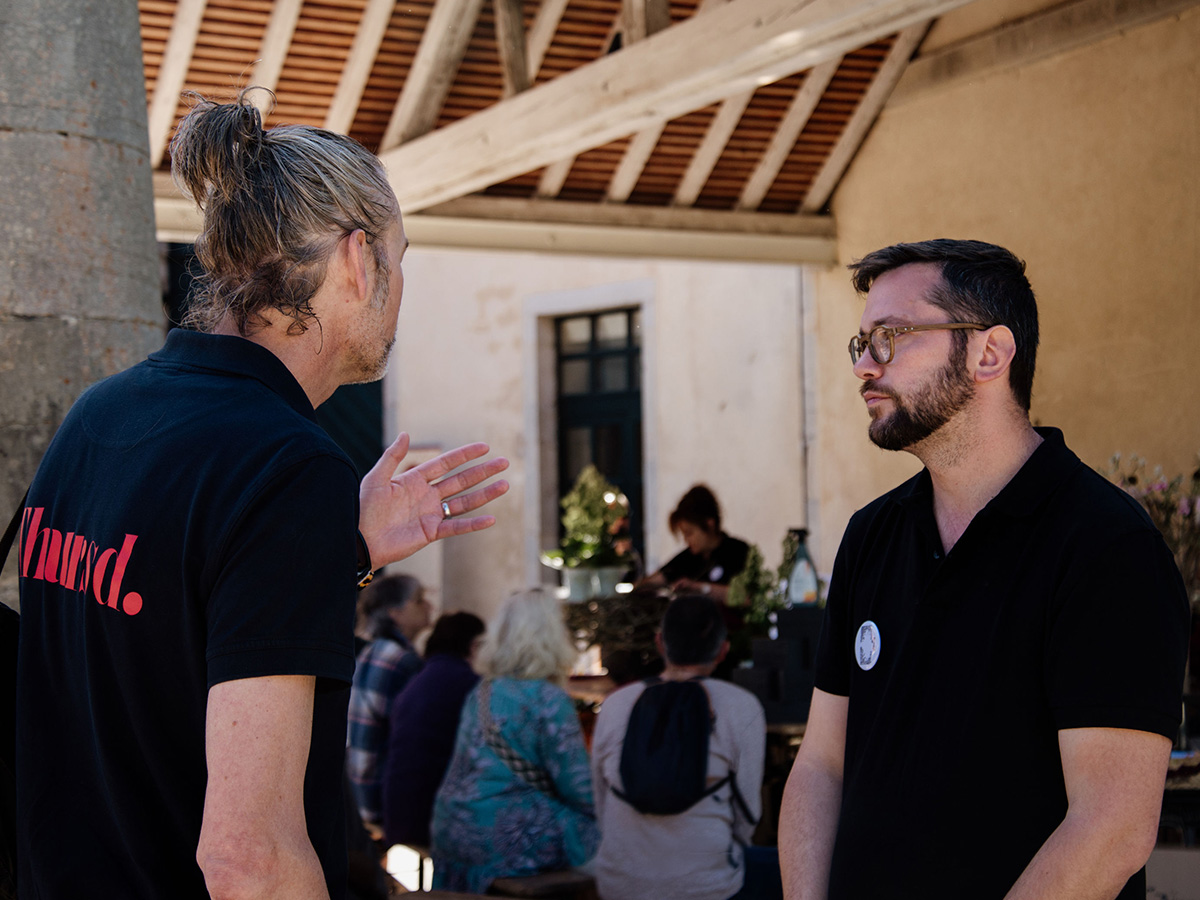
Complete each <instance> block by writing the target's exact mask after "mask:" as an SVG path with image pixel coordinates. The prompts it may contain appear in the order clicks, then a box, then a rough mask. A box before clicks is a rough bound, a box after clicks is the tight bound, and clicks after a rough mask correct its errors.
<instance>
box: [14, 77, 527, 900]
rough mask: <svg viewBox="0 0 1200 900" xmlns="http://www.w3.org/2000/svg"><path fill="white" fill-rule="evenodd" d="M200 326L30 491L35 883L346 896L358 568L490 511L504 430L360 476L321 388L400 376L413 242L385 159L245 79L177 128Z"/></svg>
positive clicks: (172, 893)
mask: <svg viewBox="0 0 1200 900" xmlns="http://www.w3.org/2000/svg"><path fill="white" fill-rule="evenodd" d="M171 158H172V168H173V172H174V176H175V179H176V181H177V182H178V183H179V185H180V186H181V187H182V188H183V189H184V190H185V191H186V192H187V193H188V194H189V195H190V196H191V197H192V198H193V199H195V201H196V202H197V203H198V204H199V205H200V206H201V207H202V208H203V210H204V228H203V231H202V232H201V234H200V237H199V238H198V240H197V242H196V252H197V256H198V257H199V260H200V262H201V263H202V265H203V268H204V275H203V276H202V277H201V280H200V290H199V295H198V298H197V300H196V303H195V305H194V306H193V308H192V310H191V313H190V318H189V323H190V324H191V326H192V327H193V328H195V329H196V330H191V331H188V330H182V329H177V330H175V331H172V332H171V333H170V335H169V336H168V337H167V341H166V344H165V346H164V347H163V348H162V349H161V350H160V351H158V352H157V353H154V354H152V355H151V356H150V357H149V358H148V359H147V360H146V361H145V362H143V363H141V364H139V365H137V366H134V367H133V368H132V369H130V370H128V371H126V372H124V373H121V374H119V375H116V376H114V377H112V378H109V379H107V380H106V381H103V382H101V383H99V384H97V385H95V386H94V387H92V388H91V389H90V390H88V391H87V392H86V393H85V394H84V395H83V396H82V397H81V398H80V399H79V401H78V402H77V403H76V404H75V406H74V408H73V409H72V410H71V411H70V413H69V414H68V416H67V417H66V420H65V421H64V422H63V425H62V428H61V429H60V430H59V432H58V435H57V436H56V437H55V439H54V441H53V443H52V444H51V446H50V448H49V450H48V451H47V453H46V456H45V458H44V459H43V461H42V464H41V466H40V468H39V470H38V473H37V476H36V477H35V479H34V482H33V485H32V487H31V490H30V492H29V497H28V501H27V505H26V509H25V511H24V519H23V522H22V534H21V542H20V548H19V553H18V563H17V564H18V568H19V572H20V575H21V607H22V618H23V622H22V623H21V648H20V661H19V667H20V673H19V688H18V691H19V699H18V707H19V708H18V728H17V734H18V739H17V740H18V748H17V754H18V756H17V771H18V782H19V786H20V787H19V793H18V801H17V802H18V821H19V822H20V833H19V836H18V840H19V849H20V863H19V866H20V868H19V884H20V890H21V894H22V896H23V897H30V898H32V897H38V898H42V900H56V898H68V897H81V896H91V897H112V898H117V897H120V898H123V900H134V898H143V900H160V898H164V897H171V898H197V900H199V898H205V897H209V896H211V897H213V898H218V900H219V898H227V897H254V898H263V900H265V898H286V900H306V898H322V900H324V898H331V897H332V898H338V897H341V896H342V895H343V894H344V892H345V889H346V847H345V835H344V813H343V801H342V794H341V791H342V763H343V754H344V745H345V737H346V702H347V697H348V694H349V685H350V680H351V676H352V674H353V671H354V639H353V623H354V606H355V603H354V601H355V594H356V591H355V586H356V584H357V585H361V584H363V583H365V581H367V580H369V579H368V576H369V575H370V573H371V572H372V570H374V569H377V568H379V567H381V566H383V565H385V564H387V563H390V562H394V561H396V560H400V559H403V558H405V557H407V556H409V555H411V554H412V553H414V552H416V551H417V550H419V549H420V548H421V547H423V546H425V545H426V544H428V543H430V542H431V541H435V540H439V539H441V538H445V537H449V536H451V535H456V534H465V533H467V532H472V531H476V530H478V529H481V528H486V527H488V526H489V525H491V524H492V523H493V519H492V517H491V516H487V515H477V514H476V511H477V510H478V509H479V508H480V507H481V506H483V505H484V504H486V503H487V502H489V501H490V500H492V499H494V498H496V497H498V496H500V495H501V494H503V493H504V492H505V491H506V490H507V487H508V486H507V484H506V483H505V482H503V481H494V482H491V483H489V484H487V485H484V486H480V485H482V484H483V482H485V481H486V480H487V479H489V478H490V477H491V476H493V475H495V474H497V473H499V472H501V471H502V470H503V469H504V468H506V467H507V462H506V461H505V460H503V459H492V460H489V461H487V462H482V463H478V464H475V465H473V466H471V467H469V468H466V469H464V470H462V471H459V472H457V474H451V473H454V472H455V471H456V470H458V469H459V467H460V466H463V465H464V464H466V463H468V462H470V461H471V460H474V459H478V458H479V457H482V456H484V455H485V454H486V453H487V451H488V448H487V446H486V445H484V444H470V445H467V446H464V447H460V448H458V449H456V450H452V451H450V452H448V453H446V454H443V455H442V456H440V457H438V458H436V459H434V460H431V461H429V462H426V463H423V464H421V465H419V466H417V467H415V468H413V469H410V470H408V471H406V472H404V473H403V474H399V475H396V474H394V473H396V471H397V469H398V467H399V465H400V463H401V461H402V460H403V459H404V457H405V454H406V452H407V449H408V436H407V435H403V434H402V435H400V437H399V438H398V439H397V440H396V442H395V443H393V444H392V445H391V446H390V447H388V448H387V450H386V451H385V452H384V454H383V456H382V458H381V459H380V460H379V462H378V463H377V464H376V466H375V467H374V468H373V469H372V470H371V472H370V473H368V475H367V476H366V478H364V479H363V481H362V483H361V485H360V484H359V483H358V480H357V476H356V474H355V470H354V467H353V465H352V464H351V462H350V460H349V459H348V458H347V457H346V455H345V454H344V453H343V452H342V451H341V450H340V449H339V448H338V446H337V445H336V444H335V443H334V442H333V440H332V439H331V438H330V437H329V436H328V435H326V434H325V432H324V431H322V429H321V428H320V427H319V426H318V425H317V423H316V419H315V416H314V408H315V407H317V406H318V405H320V404H321V403H322V402H324V401H325V400H327V399H328V398H329V397H330V395H331V394H333V392H334V391H335V390H336V389H337V388H338V386H340V385H343V384H349V383H353V382H365V381H372V380H376V379H379V378H380V377H382V375H383V373H384V370H385V368H386V366H387V359H388V353H389V350H390V348H391V345H392V341H393V340H394V337H395V330H396V321H397V315H398V313H399V310H400V295H401V292H402V289H403V286H404V276H403V273H402V271H401V263H402V260H403V258H404V253H405V250H406V248H407V246H408V241H407V240H406V238H405V236H404V227H403V224H402V223H401V220H400V213H399V209H398V206H397V203H396V198H395V196H394V194H393V193H392V190H391V188H390V187H389V185H388V180H387V177H386V175H385V174H384V171H383V168H382V166H381V165H380V162H379V160H378V159H377V158H376V157H374V156H373V155H372V154H370V153H368V152H367V151H366V150H365V149H363V147H362V146H360V145H359V144H357V143H356V142H354V141H352V140H350V139H349V138H347V137H345V136H343V135H339V134H335V133H333V132H330V131H325V130H323V129H319V128H309V127H302V126H281V127H277V128H273V129H270V130H265V129H264V128H263V125H262V120H261V117H260V115H259V113H258V111H257V110H256V109H255V108H254V106H253V105H252V104H251V103H249V102H248V100H247V98H246V96H245V92H243V93H242V94H241V95H240V96H239V97H238V99H237V100H236V101H235V102H232V103H224V104H217V103H212V102H208V101H203V100H201V101H199V102H197V103H196V105H195V106H194V108H193V109H192V110H191V112H190V113H189V114H188V115H187V116H186V117H185V119H184V120H183V122H182V123H181V125H180V127H179V130H178V132H177V133H176V136H175V139H174V141H173V143H172V146H171Z"/></svg>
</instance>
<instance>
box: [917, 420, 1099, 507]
mask: <svg viewBox="0 0 1200 900" xmlns="http://www.w3.org/2000/svg"><path fill="white" fill-rule="evenodd" d="M1034 431H1036V432H1037V433H1038V434H1039V435H1040V436H1041V438H1042V442H1041V443H1040V444H1039V445H1038V446H1037V448H1036V449H1035V450H1034V451H1033V453H1032V454H1030V456H1029V459H1027V460H1025V464H1024V465H1023V466H1021V468H1020V469H1018V470H1017V474H1015V475H1014V476H1013V477H1012V478H1011V479H1009V482H1008V484H1006V485H1005V486H1004V487H1003V488H1001V489H1000V493H998V494H997V495H996V496H995V497H993V498H992V499H991V500H990V501H989V502H988V504H987V506H985V507H984V510H987V509H992V510H995V511H997V512H1001V513H1004V514H1006V515H1010V516H1028V515H1032V514H1033V513H1034V512H1036V511H1037V508H1038V507H1039V506H1041V505H1042V503H1044V502H1045V501H1046V498H1048V497H1049V496H1050V495H1051V494H1052V493H1054V490H1055V488H1057V487H1058V486H1059V485H1060V484H1062V483H1063V481H1065V480H1066V478H1067V476H1068V475H1069V474H1070V473H1071V471H1072V470H1073V469H1075V468H1076V467H1077V466H1081V465H1083V463H1082V462H1080V460H1079V457H1078V456H1076V455H1075V454H1074V453H1073V452H1071V450H1070V449H1069V448H1068V447H1067V445H1066V442H1065V441H1064V440H1063V433H1062V431H1060V430H1059V429H1057V428H1042V427H1038V428H1035V429H1034ZM895 496H896V502H897V503H898V504H899V505H900V506H902V507H905V508H911V507H914V506H915V505H918V504H920V505H921V506H923V507H924V508H925V509H927V510H929V512H930V515H932V512H933V481H932V479H931V478H930V477H929V470H928V469H922V470H921V471H920V472H918V473H917V474H916V475H915V476H914V477H913V478H911V479H909V480H908V482H907V483H906V484H903V485H901V486H900V488H899V489H898V491H897V493H896V495H895ZM981 512H982V510H981Z"/></svg>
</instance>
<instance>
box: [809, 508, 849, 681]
mask: <svg viewBox="0 0 1200 900" xmlns="http://www.w3.org/2000/svg"><path fill="white" fill-rule="evenodd" d="M851 525H853V523H851ZM848 543H849V542H848V541H847V540H845V539H843V540H842V545H841V546H840V547H839V548H838V552H837V558H836V559H835V560H834V563H833V574H832V575H831V576H830V579H829V595H828V599H827V600H826V603H825V615H824V617H823V618H822V620H821V636H820V638H819V639H818V640H817V662H816V674H815V684H816V686H817V688H819V689H820V690H822V691H824V692H825V693H827V694H837V695H838V696H840V697H848V696H850V653H849V650H850V638H849V627H848V625H847V622H848V621H849V616H850V612H849V606H850V596H849V588H850V576H849V569H850V563H849V560H848V559H847V557H848V556H849V551H848V550H847V545H848Z"/></svg>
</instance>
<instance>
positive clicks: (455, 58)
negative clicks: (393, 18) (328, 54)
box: [380, 0, 503, 151]
mask: <svg viewBox="0 0 1200 900" xmlns="http://www.w3.org/2000/svg"><path fill="white" fill-rule="evenodd" d="M482 6H483V0H437V2H436V3H434V5H433V12H432V13H431V14H430V16H429V23H428V24H427V25H426V26H425V31H424V33H422V35H421V43H420V44H419V45H418V46H417V55H416V57H415V58H414V59H413V62H412V66H411V68H409V70H408V76H407V77H406V78H405V79H404V87H403V88H402V89H401V91H400V97H399V98H398V99H397V100H396V108H395V109H393V110H392V117H391V119H390V120H389V121H388V126H387V130H386V131H384V133H383V141H382V142H381V143H380V150H381V151H386V150H388V149H389V148H392V147H396V146H397V145H400V144H404V143H405V142H406V141H411V140H412V139H413V138H416V137H420V136H421V135H423V134H426V133H428V132H430V131H432V130H433V126H434V125H436V124H437V117H438V113H439V112H441V111H442V104H444V103H445V102H446V95H447V94H448V93H449V92H450V86H451V85H452V84H453V83H454V76H455V75H456V74H457V73H458V67H459V65H460V64H461V63H462V60H463V56H465V55H466V52H467V45H468V44H469V43H470V42H471V33H472V32H473V31H474V30H475V20H476V19H478V18H479V10H480V9H481V8H482ZM501 105H503V104H501ZM472 118H473V117H472Z"/></svg>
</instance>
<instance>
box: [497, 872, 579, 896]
mask: <svg viewBox="0 0 1200 900" xmlns="http://www.w3.org/2000/svg"><path fill="white" fill-rule="evenodd" d="M488 893H489V894H491V895H492V896H495V897H533V898H541V900H599V895H598V894H597V893H596V880H595V879H594V878H592V876H591V875H588V874H587V873H586V872H580V871H578V870H576V869H564V870H563V871H560V872H543V873H541V874H540V875H526V876H523V877H521V878H497V879H496V880H495V881H493V882H492V886H491V888H490V889H489V890H488Z"/></svg>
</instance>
